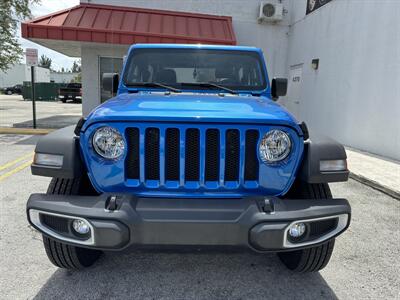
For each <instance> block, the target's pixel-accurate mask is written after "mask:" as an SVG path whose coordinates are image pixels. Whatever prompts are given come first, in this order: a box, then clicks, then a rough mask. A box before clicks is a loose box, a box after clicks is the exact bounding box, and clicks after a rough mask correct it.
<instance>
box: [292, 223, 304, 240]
mask: <svg viewBox="0 0 400 300" xmlns="http://www.w3.org/2000/svg"><path fill="white" fill-rule="evenodd" d="M304 232H306V225H305V224H304V223H295V224H293V225H292V226H290V228H289V235H290V236H291V237H293V238H298V237H301V236H302V235H303V234H304Z"/></svg>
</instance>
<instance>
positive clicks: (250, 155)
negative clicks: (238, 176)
mask: <svg viewBox="0 0 400 300" xmlns="http://www.w3.org/2000/svg"><path fill="white" fill-rule="evenodd" d="M258 136H259V134H258V131H257V130H247V131H246V148H245V164H244V180H258V168H259V162H258V158H257V143H258Z"/></svg>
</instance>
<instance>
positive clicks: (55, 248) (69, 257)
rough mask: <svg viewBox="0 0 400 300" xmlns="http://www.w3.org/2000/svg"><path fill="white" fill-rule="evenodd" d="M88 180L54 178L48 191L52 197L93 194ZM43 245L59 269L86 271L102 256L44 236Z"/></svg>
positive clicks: (94, 251) (93, 251) (97, 252)
mask: <svg viewBox="0 0 400 300" xmlns="http://www.w3.org/2000/svg"><path fill="white" fill-rule="evenodd" d="M92 189H93V188H92V187H91V185H90V182H89V181H88V179H82V178H79V179H65V178H53V179H52V180H51V182H50V185H49V187H48V189H47V194H52V195H82V194H85V195H86V194H88V193H90V192H93V190H92ZM43 245H44V249H45V250H46V254H47V257H48V258H49V260H50V261H51V262H52V263H53V264H54V265H55V266H57V267H59V268H64V269H75V270H79V269H84V268H87V267H90V266H91V265H93V264H94V263H95V262H96V261H97V259H98V258H99V257H100V256H101V254H102V252H101V251H98V250H92V249H86V248H81V247H76V246H71V245H68V244H64V243H61V242H58V241H56V240H54V239H52V238H50V237H47V236H45V235H43Z"/></svg>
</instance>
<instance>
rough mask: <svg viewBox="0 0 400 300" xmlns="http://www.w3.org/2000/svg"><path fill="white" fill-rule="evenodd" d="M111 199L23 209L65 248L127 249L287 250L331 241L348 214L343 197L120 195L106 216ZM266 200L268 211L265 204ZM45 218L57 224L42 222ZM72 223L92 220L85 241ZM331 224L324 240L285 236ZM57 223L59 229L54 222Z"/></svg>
mask: <svg viewBox="0 0 400 300" xmlns="http://www.w3.org/2000/svg"><path fill="white" fill-rule="evenodd" d="M109 198H110V195H104V194H103V195H101V196H63V195H46V194H33V195H31V196H30V198H29V200H28V204H27V214H28V220H29V222H30V223H31V224H32V226H34V227H35V228H36V229H38V230H39V231H41V232H42V233H44V234H46V235H48V236H51V237H53V238H55V239H58V240H60V241H62V242H65V243H69V244H75V245H80V246H83V247H89V248H95V249H103V250H105V249H109V250H119V249H123V248H126V247H128V246H132V245H192V246H214V245H215V246H244V247H250V248H252V249H254V250H256V251H285V250H293V249H299V248H305V247H309V246H314V245H317V244H321V243H323V242H325V241H326V240H329V239H331V238H334V237H335V236H337V235H339V234H340V233H342V232H343V231H345V230H346V229H347V227H348V225H349V223H350V213H351V209H350V205H349V203H348V202H347V200H345V199H321V200H315V199H309V200H308V199H307V200H304V199H298V200H282V199H279V198H275V197H248V198H242V199H199V198H195V199H187V198H185V199H170V198H137V197H134V196H130V195H120V196H118V197H117V206H116V209H115V210H113V211H110V210H107V209H105V203H106V201H107V199H109ZM265 199H268V200H269V203H270V205H265ZM267 203H268V201H267ZM44 215H49V216H53V217H54V218H52V219H49V220H50V221H45V222H44V221H43V220H44V217H43V216H44ZM75 217H78V218H82V219H85V220H87V221H88V222H89V224H90V225H91V237H90V239H86V238H82V237H76V236H74V234H73V230H72V226H70V225H71V222H72V220H73V219H74V218H75ZM57 218H58V219H57ZM331 219H335V220H337V222H336V225H337V228H336V229H333V228H331V229H330V231H329V228H328V231H326V232H325V233H324V236H323V237H322V236H320V237H318V236H315V235H314V236H311V235H310V236H308V237H307V239H306V240H304V241H296V242H293V241H291V242H290V241H289V239H288V237H287V230H288V227H289V225H290V224H291V223H293V222H295V221H300V220H303V221H304V223H306V224H308V225H311V226H308V225H307V226H308V227H307V228H318V226H317V227H316V226H315V225H318V224H319V223H316V222H320V221H319V220H321V221H323V220H331ZM54 220H55V221H54ZM57 220H59V221H60V220H61V221H62V222H61V223H62V224H61V223H60V222H59V223H58V224H57V222H58V221H57ZM52 222H53V223H52ZM325 223H326V222H325ZM331 223H332V222H331ZM321 224H322V223H321ZM324 226H325V227H326V225H324ZM311 231H312V230H311ZM314 231H315V230H314ZM314 233H315V232H314Z"/></svg>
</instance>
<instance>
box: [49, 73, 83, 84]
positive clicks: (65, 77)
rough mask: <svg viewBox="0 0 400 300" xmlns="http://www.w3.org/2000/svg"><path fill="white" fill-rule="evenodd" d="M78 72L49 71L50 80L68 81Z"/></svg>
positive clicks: (57, 81)
mask: <svg viewBox="0 0 400 300" xmlns="http://www.w3.org/2000/svg"><path fill="white" fill-rule="evenodd" d="M78 74H79V73H69V72H50V80H51V81H54V82H56V83H70V82H71V81H72V80H74V79H75V77H76V76H78Z"/></svg>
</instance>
